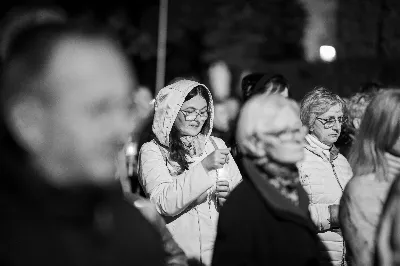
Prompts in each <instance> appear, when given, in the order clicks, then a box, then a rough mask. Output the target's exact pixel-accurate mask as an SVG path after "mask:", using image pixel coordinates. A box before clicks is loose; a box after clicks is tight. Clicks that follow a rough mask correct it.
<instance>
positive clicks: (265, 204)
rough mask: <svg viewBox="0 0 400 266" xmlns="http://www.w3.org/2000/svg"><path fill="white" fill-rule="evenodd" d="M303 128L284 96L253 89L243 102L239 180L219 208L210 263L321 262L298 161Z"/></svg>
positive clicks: (296, 111)
mask: <svg viewBox="0 0 400 266" xmlns="http://www.w3.org/2000/svg"><path fill="white" fill-rule="evenodd" d="M306 132H307V129H306V128H305V127H303V126H302V123H301V121H300V118H299V107H298V105H297V104H296V103H295V102H294V101H292V100H288V99H286V98H284V97H283V96H280V95H265V94H263V95H256V96H254V97H253V98H252V99H250V100H249V101H248V102H247V103H246V104H245V105H244V107H243V110H242V112H241V114H240V117H239V122H238V128H237V140H238V143H239V147H240V150H241V151H242V154H243V159H242V160H241V161H240V163H239V164H241V165H242V169H243V172H242V174H243V181H242V183H241V184H239V185H238V187H237V188H236V189H235V190H234V191H233V192H232V194H231V196H230V197H229V198H228V200H227V202H226V204H225V205H224V207H223V208H222V211H221V215H220V219H219V222H218V234H217V240H216V243H215V251H214V257H213V265H215V266H220V265H227V266H228V265H229V266H234V265H254V266H256V265H257V266H258V265H299V266H301V265H308V266H311V265H319V260H318V256H319V252H320V248H319V246H320V245H322V243H320V240H319V238H318V236H317V231H316V228H315V225H314V224H313V222H312V221H311V219H310V215H309V211H308V205H309V200H308V196H307V193H306V192H305V191H304V189H303V188H302V186H301V184H300V181H299V173H298V170H297V167H296V164H297V163H298V162H299V161H301V160H302V159H303V157H304V137H305V134H306Z"/></svg>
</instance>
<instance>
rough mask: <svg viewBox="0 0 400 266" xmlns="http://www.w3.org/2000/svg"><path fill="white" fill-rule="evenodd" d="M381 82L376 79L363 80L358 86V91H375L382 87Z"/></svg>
mask: <svg viewBox="0 0 400 266" xmlns="http://www.w3.org/2000/svg"><path fill="white" fill-rule="evenodd" d="M383 87H384V86H383V84H382V83H380V82H376V81H368V82H364V83H362V84H361V86H360V93H377V92H379V91H380V90H382V88H383Z"/></svg>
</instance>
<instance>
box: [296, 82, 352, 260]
mask: <svg viewBox="0 0 400 266" xmlns="http://www.w3.org/2000/svg"><path fill="white" fill-rule="evenodd" d="M343 109H344V102H343V100H342V99H341V98H340V97H339V96H338V95H336V94H334V93H332V92H331V91H329V90H327V89H325V88H316V89H314V90H312V91H311V92H309V93H308V94H307V95H306V96H305V97H304V98H303V100H302V102H301V107H300V119H301V121H302V122H303V125H305V126H307V127H308V128H309V134H307V136H306V145H305V149H304V150H305V158H304V160H303V161H302V162H301V163H300V164H299V172H300V181H301V184H302V185H303V187H304V189H305V190H306V191H307V193H308V196H309V199H310V213H311V217H312V219H313V221H314V223H315V224H316V225H317V227H318V231H319V233H318V235H319V236H320V238H321V240H322V242H323V243H324V244H325V247H326V249H327V251H328V253H327V254H326V257H325V260H324V261H323V262H322V263H323V264H325V263H326V264H327V265H331V264H333V265H344V264H345V263H346V262H345V261H346V260H345V244H344V242H343V237H342V235H341V232H340V226H339V217H338V214H339V202H340V198H341V196H342V193H343V189H344V187H345V186H346V184H347V182H348V181H349V180H350V178H351V177H352V170H351V167H350V165H349V163H348V161H347V160H346V158H345V157H344V156H343V155H341V154H340V153H339V151H338V149H337V148H336V147H335V145H334V143H335V142H336V141H337V139H338V138H339V136H340V133H341V128H342V125H343V123H344V122H345V120H346V119H345V115H344V110H343Z"/></svg>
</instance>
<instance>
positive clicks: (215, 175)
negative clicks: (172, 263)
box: [139, 79, 242, 265]
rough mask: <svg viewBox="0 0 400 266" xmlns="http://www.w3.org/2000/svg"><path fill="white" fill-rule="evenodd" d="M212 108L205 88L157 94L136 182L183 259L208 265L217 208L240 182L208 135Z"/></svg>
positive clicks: (184, 84)
mask: <svg viewBox="0 0 400 266" xmlns="http://www.w3.org/2000/svg"><path fill="white" fill-rule="evenodd" d="M213 118H214V106H213V101H212V98H211V93H210V92H209V90H208V89H207V87H206V86H205V85H203V84H200V83H198V82H196V81H192V80H185V79H184V80H178V81H176V82H174V83H172V84H171V85H168V86H166V87H164V88H163V89H161V90H160V92H159V93H158V95H157V97H156V101H155V113H154V120H153V132H154V135H155V138H154V139H153V140H152V141H150V142H147V143H145V144H144V145H143V146H142V148H141V150H140V155H139V178H140V183H141V185H142V186H143V188H144V190H145V192H146V194H147V195H148V197H149V198H150V200H151V201H152V202H153V203H154V204H155V205H156V207H157V210H158V212H159V213H160V214H162V215H163V216H165V217H166V221H167V227H168V229H169V230H170V231H171V233H172V235H173V237H174V239H175V240H176V242H177V243H178V244H179V245H180V246H181V247H182V248H183V250H184V251H185V253H186V255H187V256H188V258H195V259H198V260H199V261H200V262H201V263H204V264H205V265H210V263H211V256H212V252H213V247H214V241H215V235H216V229H217V220H218V214H219V209H220V207H221V206H222V205H223V204H224V202H225V201H226V198H227V197H228V196H229V193H230V191H232V190H233V189H234V188H235V187H236V185H237V184H238V183H239V182H240V181H241V179H242V177H241V175H240V172H239V169H238V168H237V166H236V163H235V162H234V160H233V158H232V156H231V155H230V153H229V149H228V148H227V147H226V145H225V143H224V142H223V141H222V140H221V139H218V138H215V137H210V135H211V132H212V125H213Z"/></svg>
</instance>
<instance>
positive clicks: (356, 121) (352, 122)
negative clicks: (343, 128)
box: [346, 93, 375, 130]
mask: <svg viewBox="0 0 400 266" xmlns="http://www.w3.org/2000/svg"><path fill="white" fill-rule="evenodd" d="M374 96H375V94H373V93H356V94H354V95H353V96H351V97H350V98H349V99H348V101H347V102H346V108H347V118H348V120H347V126H350V127H352V128H354V129H355V130H358V129H359V128H360V124H361V120H362V118H363V116H364V112H365V109H366V108H367V106H368V104H369V103H370V102H371V100H372V98H373V97H374Z"/></svg>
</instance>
